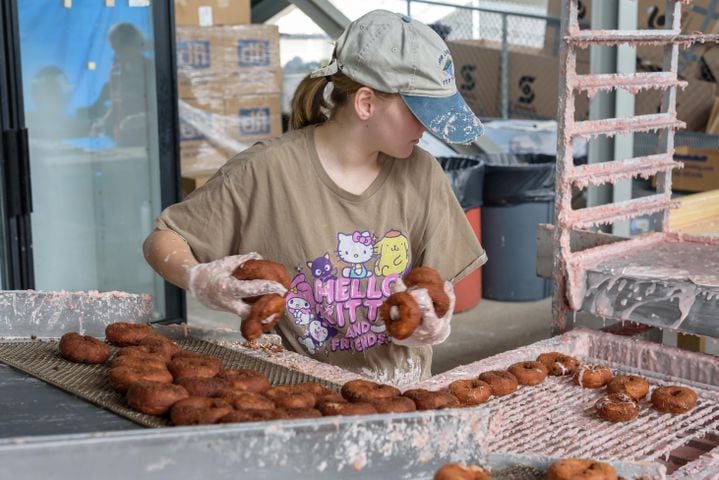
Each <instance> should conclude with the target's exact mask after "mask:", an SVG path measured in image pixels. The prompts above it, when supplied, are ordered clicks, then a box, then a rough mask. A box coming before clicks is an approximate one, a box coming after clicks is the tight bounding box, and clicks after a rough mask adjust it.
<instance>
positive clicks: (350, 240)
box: [337, 231, 374, 278]
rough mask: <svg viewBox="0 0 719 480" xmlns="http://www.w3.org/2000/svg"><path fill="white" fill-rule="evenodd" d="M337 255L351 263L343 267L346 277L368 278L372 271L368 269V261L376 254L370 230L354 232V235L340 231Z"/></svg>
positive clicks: (343, 274)
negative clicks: (366, 265) (366, 264)
mask: <svg viewBox="0 0 719 480" xmlns="http://www.w3.org/2000/svg"><path fill="white" fill-rule="evenodd" d="M337 237H338V243H337V255H338V256H339V258H340V260H342V261H343V262H345V263H347V264H349V265H350V266H349V267H345V268H343V269H342V276H343V277H345V278H367V277H371V276H372V272H370V271H369V270H367V267H365V263H367V262H368V261H369V260H370V259H371V258H372V257H373V256H374V239H373V237H372V234H371V233H370V232H359V231H357V232H354V233H352V235H346V234H344V233H338V234H337Z"/></svg>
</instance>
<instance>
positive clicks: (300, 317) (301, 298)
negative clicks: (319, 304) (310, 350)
mask: <svg viewBox="0 0 719 480" xmlns="http://www.w3.org/2000/svg"><path fill="white" fill-rule="evenodd" d="M285 304H286V305H287V311H288V312H290V315H292V318H293V319H294V321H295V325H305V326H306V325H309V324H310V322H311V321H312V320H313V319H314V313H313V311H314V308H315V300H314V297H313V295H312V287H311V286H310V284H309V283H307V282H306V281H305V274H304V273H300V274H299V275H297V276H296V277H295V278H293V279H292V283H291V284H290V289H289V291H288V292H287V296H286V297H285Z"/></svg>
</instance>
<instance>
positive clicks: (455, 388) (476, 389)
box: [448, 378, 492, 406]
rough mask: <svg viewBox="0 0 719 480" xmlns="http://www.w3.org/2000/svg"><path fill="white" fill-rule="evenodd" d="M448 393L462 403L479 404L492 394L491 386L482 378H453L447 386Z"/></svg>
mask: <svg viewBox="0 0 719 480" xmlns="http://www.w3.org/2000/svg"><path fill="white" fill-rule="evenodd" d="M448 389H449V393H451V394H452V395H454V396H455V397H457V400H459V401H460V403H461V404H462V405H467V406H469V405H479V404H480V403H484V402H486V401H487V400H488V399H489V397H490V396H491V395H492V387H491V386H490V385H489V384H488V383H487V382H483V381H482V380H480V379H478V378H475V379H470V380H455V381H454V382H452V383H450V384H449V386H448Z"/></svg>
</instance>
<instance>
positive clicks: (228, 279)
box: [187, 252, 287, 319]
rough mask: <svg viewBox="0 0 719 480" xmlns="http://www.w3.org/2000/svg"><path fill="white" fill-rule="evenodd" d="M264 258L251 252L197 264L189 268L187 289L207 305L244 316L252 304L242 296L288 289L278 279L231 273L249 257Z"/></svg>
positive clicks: (281, 292) (254, 295)
mask: <svg viewBox="0 0 719 480" xmlns="http://www.w3.org/2000/svg"><path fill="white" fill-rule="evenodd" d="M261 259H262V256H261V255H260V254H258V253H254V252H252V253H247V254H244V255H230V256H228V257H224V258H221V259H219V260H215V261H212V262H208V263H199V264H197V265H194V266H192V267H190V268H188V269H187V289H188V290H189V291H190V293H192V295H193V296H194V297H195V298H196V299H197V300H198V301H199V302H200V303H202V304H203V305H205V306H206V307H208V308H211V309H213V310H223V311H227V312H231V313H235V314H237V315H239V316H240V318H243V319H244V318H245V317H246V316H247V314H248V313H250V308H251V305H248V304H247V303H245V302H244V301H242V299H243V298H247V297H257V296H260V295H267V294H270V293H278V294H280V295H284V294H285V293H286V292H287V289H286V288H285V287H284V286H282V284H280V283H278V282H273V281H271V280H238V279H236V278H235V277H233V276H232V272H234V271H235V269H236V268H237V267H239V266H240V265H243V264H244V263H245V262H246V261H247V260H261Z"/></svg>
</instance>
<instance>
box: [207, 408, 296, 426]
mask: <svg viewBox="0 0 719 480" xmlns="http://www.w3.org/2000/svg"><path fill="white" fill-rule="evenodd" d="M279 418H282V411H280V410H235V411H233V412H230V413H228V414H227V415H225V416H224V417H222V418H221V419H220V423H244V422H263V421H266V420H277V419H279Z"/></svg>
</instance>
